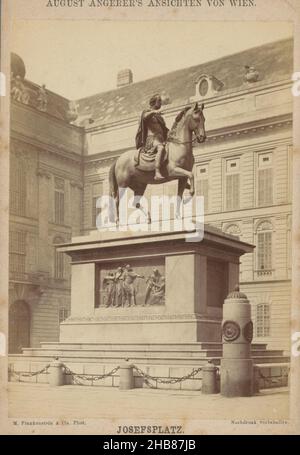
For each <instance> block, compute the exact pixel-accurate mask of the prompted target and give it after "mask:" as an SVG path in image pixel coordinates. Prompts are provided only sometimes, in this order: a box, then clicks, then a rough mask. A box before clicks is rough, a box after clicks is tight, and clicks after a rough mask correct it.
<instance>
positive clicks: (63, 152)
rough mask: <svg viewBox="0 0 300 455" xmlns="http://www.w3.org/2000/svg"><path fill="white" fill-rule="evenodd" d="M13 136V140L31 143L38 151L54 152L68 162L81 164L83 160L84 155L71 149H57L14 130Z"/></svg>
mask: <svg viewBox="0 0 300 455" xmlns="http://www.w3.org/2000/svg"><path fill="white" fill-rule="evenodd" d="M11 138H12V139H13V140H16V141H19V142H22V143H23V144H25V145H26V144H29V145H30V146H31V147H35V148H36V149H37V151H38V153H50V154H54V155H56V156H58V157H59V158H60V159H62V160H64V161H68V162H70V161H72V162H76V163H79V164H81V163H82V160H83V155H77V154H75V153H74V152H70V151H69V150H67V149H65V148H63V147H60V148H59V149H57V148H55V146H53V145H52V144H49V143H45V142H41V141H39V140H38V139H34V138H31V137H28V136H25V135H23V134H22V133H18V132H16V131H13V130H12V131H11Z"/></svg>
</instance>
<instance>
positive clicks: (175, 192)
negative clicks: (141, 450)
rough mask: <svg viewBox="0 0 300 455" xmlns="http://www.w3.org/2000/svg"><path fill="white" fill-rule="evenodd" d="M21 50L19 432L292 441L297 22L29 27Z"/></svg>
mask: <svg viewBox="0 0 300 455" xmlns="http://www.w3.org/2000/svg"><path fill="white" fill-rule="evenodd" d="M10 49H11V54H10V78H9V79H10V88H9V93H8V96H10V144H9V163H10V174H9V175H10V179H9V302H8V381H9V382H8V416H9V418H10V419H13V420H14V421H16V422H17V423H16V426H18V427H19V428H16V430H19V431H21V429H20V427H22V426H23V428H24V429H25V430H26V429H27V430H28V427H29V426H30V425H32V426H33V425H35V431H37V432H39V431H40V429H41V428H43V429H44V428H45V427H46V426H48V431H54V432H55V431H60V429H61V428H62V426H63V421H65V427H64V428H63V430H65V431H68V428H67V426H68V425H69V429H70V428H71V427H72V431H75V430H74V427H75V426H76V429H77V431H78V433H80V431H83V430H84V426H85V425H86V422H87V421H88V420H89V419H101V422H102V423H101V425H98V427H97V431H98V432H99V433H102V432H105V431H106V432H107V428H109V429H110V430H109V431H111V433H112V434H113V433H123V434H125V433H127V432H129V426H130V425H132V424H136V425H141V424H142V422H143V421H148V424H149V428H148V427H145V430H144V431H142V430H141V427H139V429H140V430H139V431H138V430H137V431H136V432H137V433H139V432H141V433H143V432H147V431H148V432H149V433H155V432H156V433H165V432H170V431H171V430H170V428H171V427H172V428H173V427H174V428H175V427H176V428H177V429H174V430H173V431H174V432H175V431H178V433H180V432H181V431H183V432H184V423H183V420H184V421H189V422H191V424H192V425H194V426H193V431H194V433H195V434H197V432H200V431H201V420H203V421H206V420H212V421H215V425H216V428H218V427H219V426H220V424H221V422H222V421H230V422H231V423H232V424H233V425H234V424H236V425H238V424H241V423H243V422H244V423H248V424H251V423H253V424H254V425H263V423H266V424H272V423H274V432H276V424H278V425H281V426H283V427H284V425H285V424H287V422H288V420H289V386H290V373H291V370H290V360H291V359H290V357H291V354H290V349H291V345H290V343H291V336H290V333H291V327H290V323H291V292H292V286H291V278H292V275H291V274H292V212H293V207H292V194H293V191H292V174H293V160H292V153H293V99H292V98H293V97H292V92H291V86H292V79H291V75H292V73H293V68H294V66H293V52H294V35H293V27H292V25H291V23H290V22H259V21H252V22H250V21H249V22H241V21H235V22H229V21H226V22H225V21H224V22H220V21H219V22H203V23H202V24H201V26H199V22H196V21H195V22H193V21H185V22H184V21H182V22H180V21H177V22H168V21H161V22H159V21H156V22H154V21H136V22H134V21H123V22H118V21H114V22H113V21H97V20H90V21H84V20H82V21H75V20H60V21H55V20H51V21H50V20H49V21H47V20H43V21H39V20H35V21H30V20H26V21H25V20H24V21H22V20H15V21H14V22H13V27H12V34H11V43H10ZM122 201H123V206H122ZM124 201H125V202H124ZM191 201H192V203H193V204H194V206H193V207H194V208H195V206H197V207H200V209H199V210H200V211H201V220H200V221H201V223H200V222H199V223H200V224H197V222H195V223H194V224H193V226H194V229H195V231H196V230H197V229H198V228H199V226H200V225H201V228H202V235H201V236H200V237H199V238H198V237H197V236H196V237H195V238H192V239H189V240H187V231H188V229H187V228H186V226H185V225H184V224H183V225H182V224H181V225H180V223H179V224H178V222H180V220H181V222H182V219H184V217H185V209H186V208H187V207H188V206H189V204H190V203H191ZM121 206H122V207H123V208H122V209H121ZM124 207H125V208H126V210H125V212H126V213H125V215H124ZM106 209H107V211H105V210H106ZM108 209H109V210H108ZM121 212H122V213H121ZM197 213H198V212H197ZM199 213H200V212H199ZM155 214H156V215H157V217H156V224H155V226H154V220H153V217H154V216H155ZM124 217H125V218H124ZM193 220H194V221H195V216H194V212H193V213H192V215H191V220H190V221H191V222H192V223H193ZM162 221H164V222H165V223H166V222H168V223H169V224H168V227H167V228H166V227H165V226H166V225H164V227H163V224H161V223H160V222H162ZM161 421H163V422H164V424H161V423H159V422H161ZM22 422H23V423H22ZM149 422H150V423H149ZM193 422H194V424H193ZM156 427H157V428H159V429H158V430H155V428H156ZM146 428H148V430H146ZM153 428H154V429H153ZM166 428H167V430H166ZM25 430H24V431H25ZM61 431H62V430H61Z"/></svg>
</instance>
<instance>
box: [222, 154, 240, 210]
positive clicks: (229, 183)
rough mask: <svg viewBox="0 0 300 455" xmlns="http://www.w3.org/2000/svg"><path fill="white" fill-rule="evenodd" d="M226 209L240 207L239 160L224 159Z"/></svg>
mask: <svg viewBox="0 0 300 455" xmlns="http://www.w3.org/2000/svg"><path fill="white" fill-rule="evenodd" d="M225 181H226V190H225V192H226V204H225V205H226V210H236V209H239V207H240V160H239V159H230V160H227V161H226V177H225Z"/></svg>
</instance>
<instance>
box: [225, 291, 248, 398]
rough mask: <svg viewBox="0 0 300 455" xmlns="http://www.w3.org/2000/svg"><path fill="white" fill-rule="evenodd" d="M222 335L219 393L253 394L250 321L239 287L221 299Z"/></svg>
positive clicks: (246, 304)
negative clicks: (223, 301)
mask: <svg viewBox="0 0 300 455" xmlns="http://www.w3.org/2000/svg"><path fill="white" fill-rule="evenodd" d="M222 337H223V357H222V360H221V395H223V396H225V397H249V396H251V395H253V360H252V359H251V341H252V337H253V324H252V321H251V306H250V303H249V300H248V299H247V296H246V295H245V294H243V293H242V292H240V290H239V286H236V287H235V290H234V291H233V292H231V293H230V294H229V295H228V297H227V299H226V300H225V303H224V306H223V322H222Z"/></svg>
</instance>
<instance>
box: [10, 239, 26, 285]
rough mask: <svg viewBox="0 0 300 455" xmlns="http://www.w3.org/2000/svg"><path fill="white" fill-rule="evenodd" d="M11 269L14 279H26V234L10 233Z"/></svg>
mask: <svg viewBox="0 0 300 455" xmlns="http://www.w3.org/2000/svg"><path fill="white" fill-rule="evenodd" d="M9 269H10V272H11V274H12V278H13V279H23V278H24V274H25V270H26V232H23V231H11V232H10V236H9Z"/></svg>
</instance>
